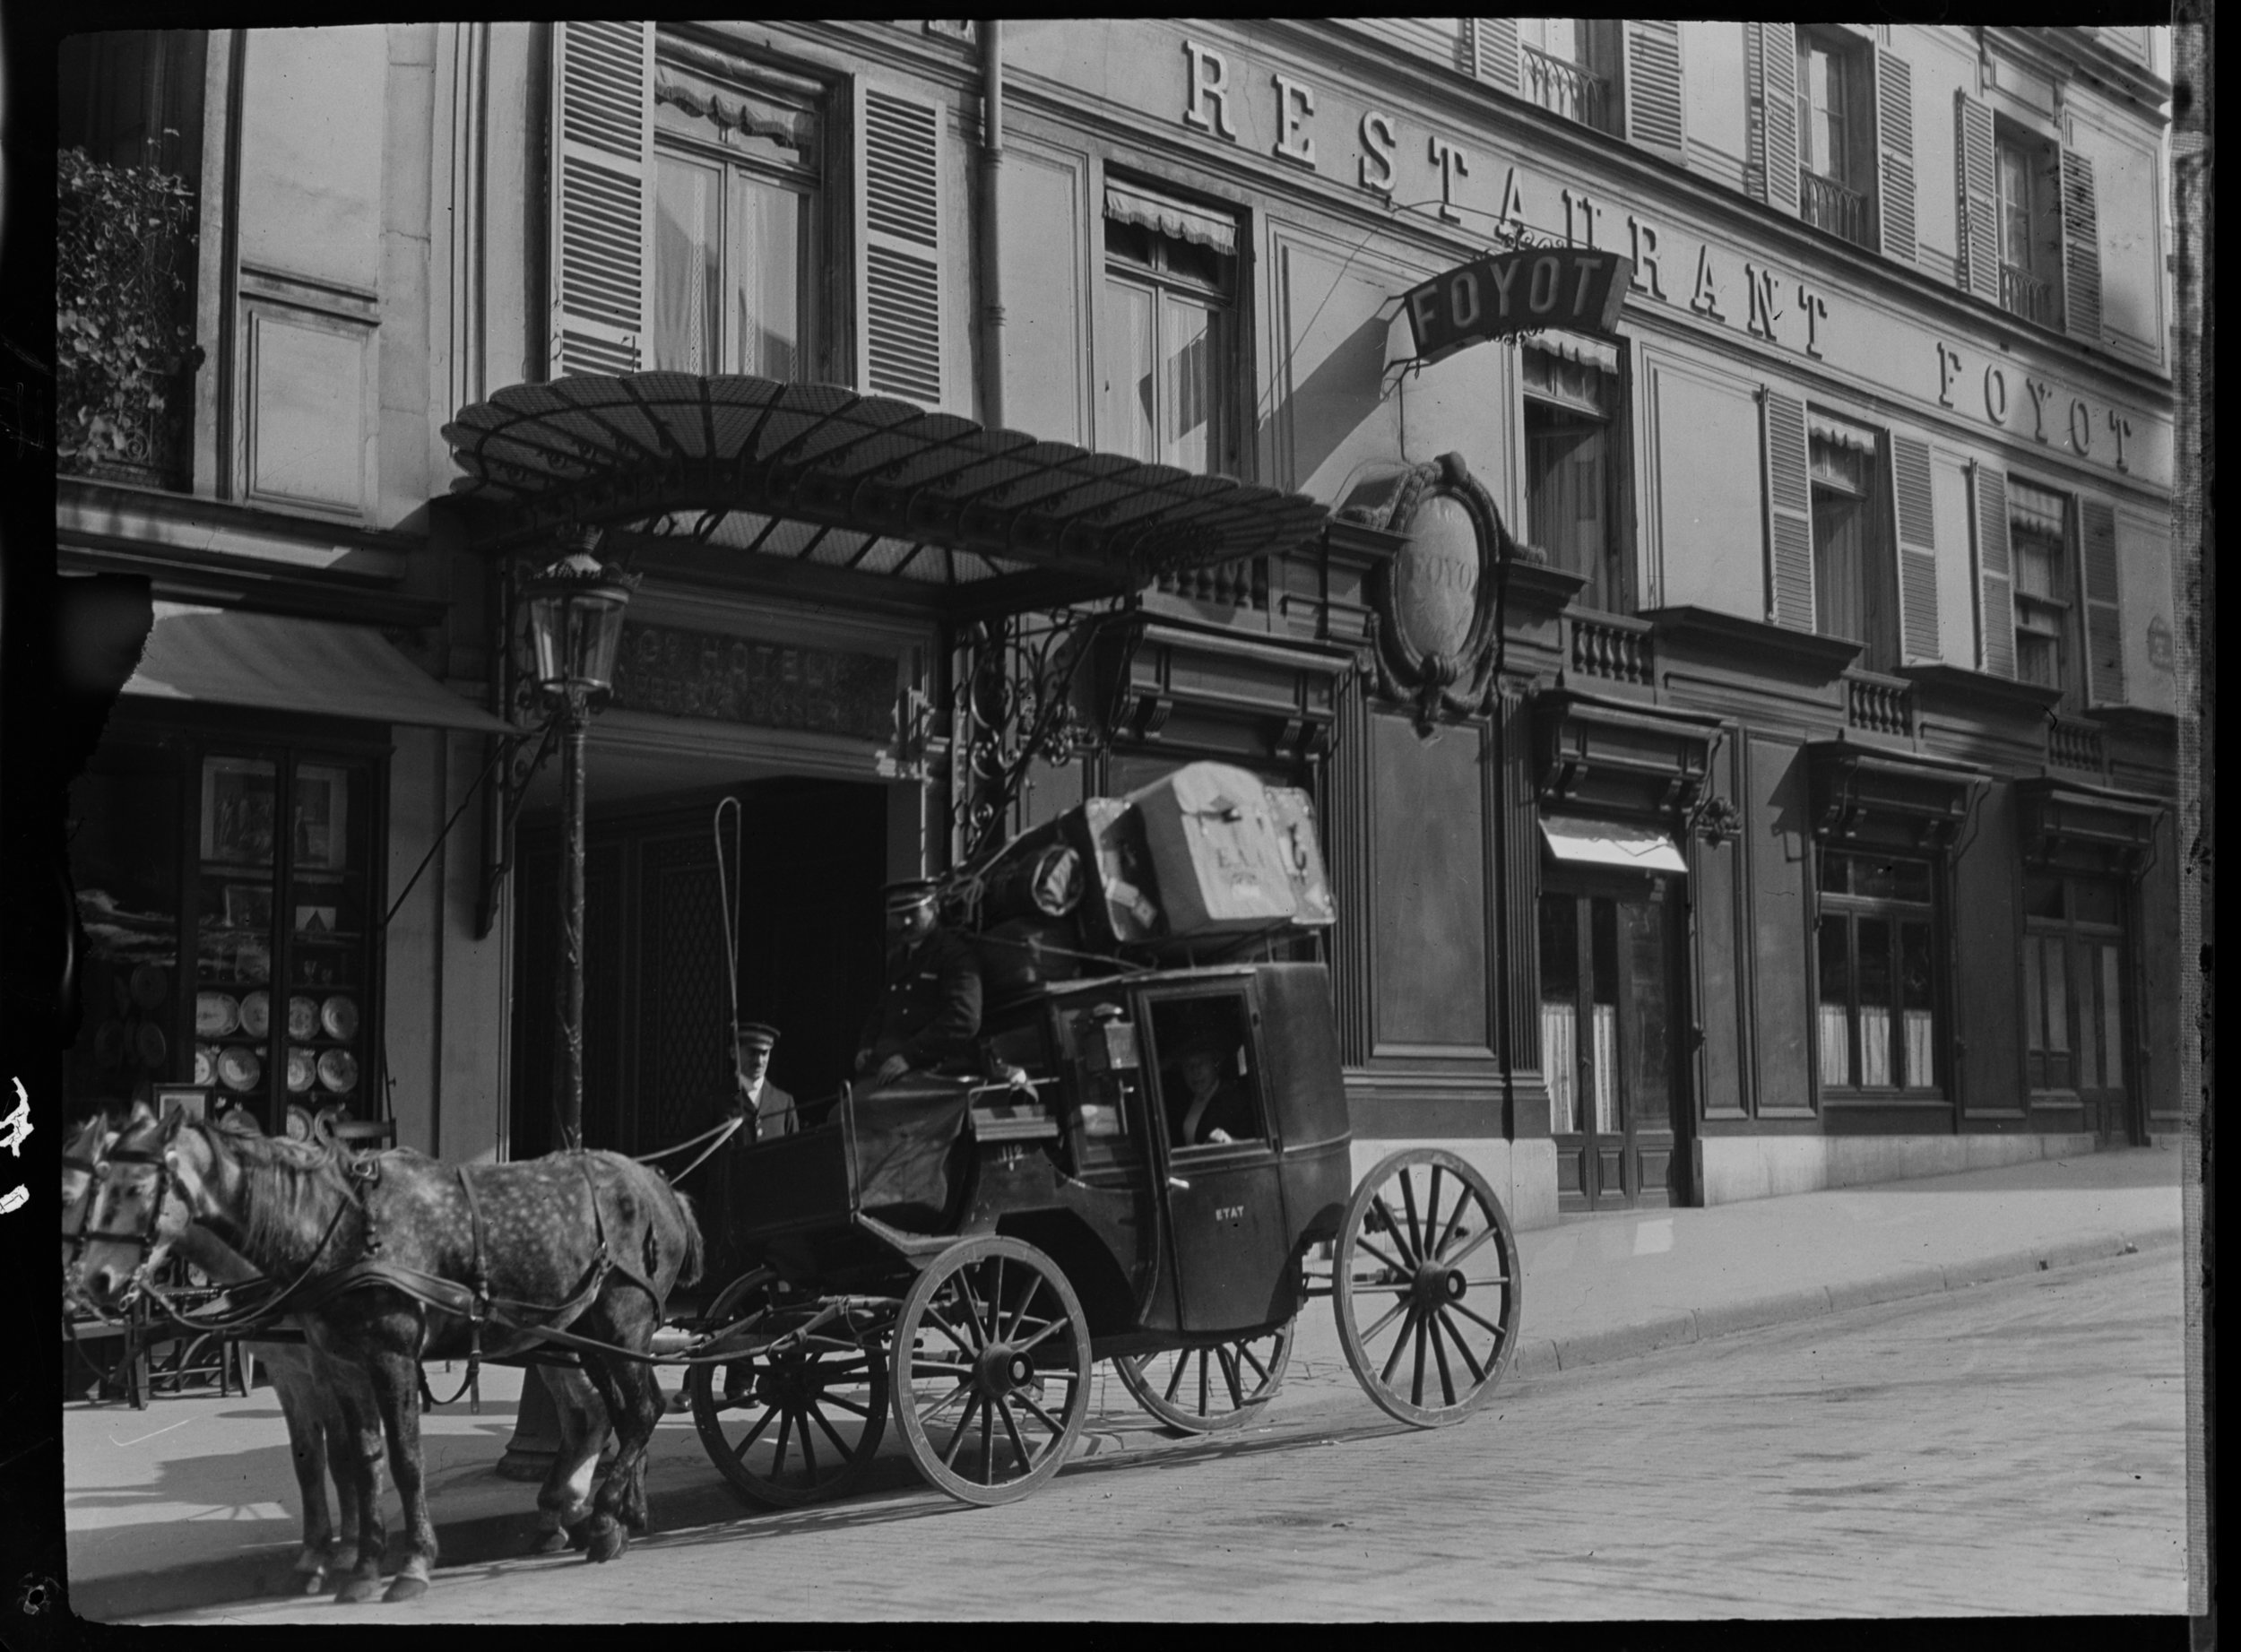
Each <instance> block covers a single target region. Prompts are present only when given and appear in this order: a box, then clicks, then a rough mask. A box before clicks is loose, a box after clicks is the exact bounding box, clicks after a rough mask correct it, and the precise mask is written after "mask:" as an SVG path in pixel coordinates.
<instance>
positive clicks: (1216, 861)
mask: <svg viewBox="0 0 2241 1652" xmlns="http://www.w3.org/2000/svg"><path fill="white" fill-rule="evenodd" d="M1125 801H1126V802H1128V803H1129V805H1130V806H1131V808H1132V809H1134V810H1135V812H1136V814H1137V816H1138V818H1139V819H1140V820H1141V821H1142V822H1143V829H1144V844H1145V847H1146V850H1147V851H1148V852H1150V857H1151V863H1152V871H1153V876H1154V878H1155V881H1156V882H1157V884H1158V886H1159V904H1160V908H1161V911H1162V912H1164V914H1165V916H1166V920H1167V930H1166V935H1167V938H1170V939H1183V938H1193V937H1198V936H1207V937H1213V936H1222V935H1242V934H1250V933H1252V932H1254V931H1256V930H1266V929H1270V928H1273V927H1275V926H1276V925H1277V924H1280V923H1285V922H1287V921H1290V920H1291V919H1292V918H1293V917H1294V915H1295V914H1296V913H1297V912H1298V910H1299V903H1298V901H1297V899H1296V898H1295V897H1294V895H1293V874H1292V871H1291V869H1290V868H1289V867H1288V865H1287V864H1286V854H1285V844H1284V841H1283V840H1282V839H1281V838H1280V837H1279V835H1278V834H1277V831H1276V821H1275V817H1273V815H1272V814H1271V812H1270V809H1269V804H1268V789H1267V788H1266V787H1265V786H1263V785H1262V784H1261V783H1260V781H1259V778H1258V777H1257V776H1255V775H1253V774H1249V773H1247V772H1246V771H1245V770H1243V769H1241V768H1234V767H1232V766H1231V765H1228V764H1226V763H1190V764H1185V765H1183V766H1182V767H1181V768H1179V769H1177V770H1176V771H1175V772H1174V773H1173V774H1169V775H1167V776H1165V777H1164V779H1161V780H1157V781H1155V782H1154V783H1152V784H1150V785H1148V786H1145V787H1143V788H1141V789H1140V790H1138V791H1133V792H1131V793H1129V796H1128V798H1127V799H1126V800H1125Z"/></svg>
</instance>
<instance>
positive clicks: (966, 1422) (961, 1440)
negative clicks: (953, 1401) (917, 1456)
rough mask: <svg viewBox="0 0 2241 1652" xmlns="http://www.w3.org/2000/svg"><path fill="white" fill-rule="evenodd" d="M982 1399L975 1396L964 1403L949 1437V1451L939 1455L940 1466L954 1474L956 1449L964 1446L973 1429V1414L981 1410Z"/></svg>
mask: <svg viewBox="0 0 2241 1652" xmlns="http://www.w3.org/2000/svg"><path fill="white" fill-rule="evenodd" d="M982 1398H983V1397H982V1396H981V1395H978V1394H975V1395H974V1396H973V1397H972V1398H971V1399H970V1400H968V1401H967V1402H966V1403H965V1414H964V1415H963V1416H961V1417H959V1418H958V1419H957V1426H956V1429H955V1430H954V1431H952V1432H951V1434H950V1436H949V1449H947V1451H945V1452H943V1453H942V1454H941V1466H943V1467H944V1468H947V1469H948V1470H950V1471H951V1472H952V1473H955V1472H956V1466H957V1449H958V1448H959V1447H961V1446H963V1445H964V1444H965V1435H966V1433H967V1432H968V1431H970V1430H971V1429H972V1427H973V1413H974V1412H976V1411H978V1410H979V1409H980V1408H981V1405H982Z"/></svg>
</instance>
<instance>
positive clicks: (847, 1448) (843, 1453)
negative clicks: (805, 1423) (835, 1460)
mask: <svg viewBox="0 0 2241 1652" xmlns="http://www.w3.org/2000/svg"><path fill="white" fill-rule="evenodd" d="M810 1415H811V1416H813V1417H815V1418H816V1419H817V1425H818V1427H819V1428H821V1429H823V1430H824V1431H825V1438H826V1439H827V1440H831V1441H832V1442H833V1449H834V1450H835V1451H837V1452H839V1453H840V1460H841V1466H843V1467H845V1466H847V1464H848V1459H849V1458H850V1457H853V1456H855V1455H856V1451H855V1448H854V1447H852V1446H851V1445H850V1444H849V1443H848V1442H847V1441H846V1440H843V1439H842V1438H841V1437H840V1436H839V1435H838V1434H836V1433H835V1432H834V1431H833V1425H832V1424H831V1423H827V1422H826V1420H825V1414H824V1413H823V1412H822V1411H812V1412H811V1413H810Z"/></svg>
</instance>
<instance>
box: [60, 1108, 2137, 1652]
mask: <svg viewBox="0 0 2241 1652" xmlns="http://www.w3.org/2000/svg"><path fill="white" fill-rule="evenodd" d="M2180 1174H2181V1169H2180V1162H2179V1155H2178V1153H2177V1152H2176V1150H2175V1149H2171V1148H2163V1149H2153V1148H2139V1149H2131V1150H2127V1151H2122V1152H2116V1153H2107V1154H2098V1155H2084V1156H2081V1157H2076V1158H2071V1159H2054V1160H2041V1161H2038V1162H2034V1163H2026V1164H2020V1165H2013V1166H2008V1167H2004V1168H2002V1169H1998V1170H1987V1171H1971V1172H1960V1173H1958V1174H1953V1175H1948V1176H1940V1177H1930V1178H1925V1179H1923V1180H1919V1181H1903V1182H1892V1183H1887V1184H1884V1185H1882V1186H1879V1187H1867V1188H1846V1189H1831V1190H1828V1191H1822V1192H1815V1193H1805V1194H1797V1195H1792V1196H1789V1197H1787V1198H1769V1199H1762V1200H1758V1201H1754V1202H1751V1203H1746V1204H1738V1205H1726V1206H1720V1207H1714V1208H1712V1209H1709V1210H1668V1211H1656V1212H1636V1213H1629V1214H1626V1215H1614V1216H1598V1217H1592V1218H1583V1219H1578V1220H1567V1221H1565V1222H1562V1223H1561V1224H1558V1225H1557V1226H1555V1227H1552V1228H1543V1229H1537V1230H1533V1231H1529V1232H1527V1233H1522V1234H1520V1235H1519V1250H1520V1252H1521V1255H1522V1258H1523V1262H1524V1272H1525V1286H1524V1291H1523V1301H1522V1310H1523V1312H1522V1325H1521V1336H1520V1343H1519V1353H1518V1358H1517V1363H1516V1365H1515V1367H1514V1374H1513V1376H1512V1378H1511V1379H1510V1380H1520V1379H1523V1378H1527V1377H1532V1376H1536V1375H1544V1374H1547V1373H1550V1372H1554V1371H1564V1370H1570V1369H1574V1368H1576V1367H1579V1366H1580V1365H1584V1364H1589V1363H1594V1362H1599V1361H1607V1360H1617V1359H1626V1358H1631V1357H1634V1356H1638V1355H1641V1354H1648V1353H1651V1352H1653V1351H1655V1350H1656V1349H1657V1348H1660V1347H1665V1346H1669V1345H1674V1344H1678V1343H1690V1342H1697V1341H1702V1340H1707V1339H1709V1338H1711V1337H1715V1336H1723V1335H1726V1334H1729V1333H1732V1332H1735V1331H1741V1330H1746V1329H1750V1328H1755V1327H1760V1326H1765V1325H1773V1324H1779V1323H1783V1322H1786V1321H1789V1320H1794V1319H1802V1318H1806V1317H1809V1316H1812V1315H1816V1314H1825V1313H1831V1312H1837V1311H1841V1310H1844V1309H1847V1308H1851V1307H1856V1306H1860V1305H1864V1304H1867V1303H1873V1302H1888V1301H1892V1300H1896V1299H1899V1298H1902V1297H1907V1296H1915V1295H1921V1294H1925V1293H1934V1292H1945V1291H1952V1290H1960V1289H1964V1288H1966V1287H1967V1286H1968V1285H1969V1284H1974V1283H1977V1282H1980V1281H1985V1280H1989V1279H1995V1278H2001V1277H2004V1276H2011V1275H2014V1274H2020V1273H2027V1272H2033V1271H2037V1270H2040V1269H2048V1268H2055V1267H2065V1266H2069V1265H2071V1264H2073V1263H2078V1262H2083V1261H2088V1260H2091V1259H2094V1258H2102V1257H2108V1256H2116V1255H2122V1254H2124V1253H2127V1252H2130V1251H2134V1250H2149V1249H2153V1248H2158V1247H2162V1246H2176V1245H2177V1244H2178V1243H2179V1242H2180V1241H2181V1196H2180V1185H2179V1182H2180ZM1110 1371H1111V1368H1110V1367H1109V1366H1107V1365H1103V1364H1100V1365H1099V1366H1097V1367H1096V1369H1095V1376H1094V1378H1093V1392H1092V1399H1091V1411H1090V1416H1089V1422H1088V1426H1087V1431H1086V1437H1085V1439H1084V1440H1083V1442H1082V1446H1081V1448H1080V1451H1081V1455H1084V1456H1090V1457H1100V1458H1114V1457H1127V1456H1129V1455H1131V1454H1150V1453H1155V1452H1160V1451H1165V1450H1172V1449H1176V1447H1177V1444H1178V1442H1177V1441H1175V1440H1173V1439H1172V1437H1170V1436H1168V1435H1166V1434H1164V1433H1163V1432H1161V1431H1159V1430H1158V1429H1157V1428H1156V1427H1155V1425H1154V1423H1153V1422H1152V1419H1150V1418H1149V1417H1147V1416H1146V1415H1145V1414H1143V1413H1142V1412H1141V1411H1140V1410H1139V1409H1138V1408H1137V1406H1136V1405H1135V1404H1134V1402H1133V1401H1132V1400H1131V1399H1130V1398H1129V1396H1128V1394H1127V1392H1126V1390H1125V1389H1124V1388H1122V1387H1121V1386H1120V1382H1119V1380H1117V1379H1115V1378H1113V1377H1112V1376H1111V1374H1110ZM680 1374H681V1373H680V1372H679V1370H677V1369H676V1368H665V1369H663V1371H662V1380H663V1383H664V1386H665V1388H672V1389H673V1388H675V1387H676V1386H678V1382H679V1377H680ZM522 1378H523V1373H522V1372H520V1371H514V1370H508V1369H506V1368H502V1367H500V1368H491V1369H489V1370H488V1371H485V1372H484V1375H483V1382H482V1389H481V1396H482V1397H481V1409H480V1414H474V1413H473V1412H472V1410H471V1408H470V1405H468V1403H467V1402H465V1401H461V1402H460V1403H457V1404H454V1405H446V1406H443V1407H440V1408H438V1409H437V1411H436V1412H434V1413H432V1414H429V1415H428V1417H427V1418H426V1420H425V1421H424V1423H423V1435H424V1440H425V1452H426V1459H427V1464H428V1484H429V1488H430V1492H431V1495H432V1496H433V1499H434V1501H435V1508H436V1511H437V1521H438V1527H439V1534H440V1537H441V1542H442V1544H443V1550H444V1555H445V1559H446V1562H464V1561H471V1560H486V1561H487V1560H498V1559H502V1558H504V1557H506V1556H508V1555H512V1554H517V1553H521V1552H522V1548H523V1542H524V1539H525V1535H526V1533H527V1532H528V1530H529V1527H530V1526H531V1524H532V1518H533V1497H534V1491H533V1488H532V1487H530V1486H527V1485H523V1484H521V1483H516V1482H512V1481H507V1480H502V1479H499V1478H498V1476H497V1475H494V1474H492V1473H491V1472H490V1466H491V1465H492V1464H493V1463H494V1462H495V1461H496V1460H497V1457H498V1454H499V1452H500V1451H501V1450H502V1449H503V1448H504V1446H505V1443H506V1440H507V1438H508V1437H509V1436H510V1435H511V1433H512V1431H513V1426H514V1413H515V1402H516V1400H517V1397H518V1395H519V1392H520V1387H521V1382H522ZM428 1380H429V1383H430V1386H431V1387H432V1388H434V1390H435V1391H436V1392H437V1393H438V1394H449V1393H450V1392H452V1391H453V1390H454V1388H457V1387H458V1385H459V1381H460V1373H459V1372H458V1371H444V1370H442V1369H440V1368H435V1367H431V1369H430V1371H429V1373H428ZM1357 1412H1358V1413H1359V1417H1358V1418H1356V1417H1355V1414H1356V1413H1357ZM1287 1414H1290V1415H1292V1416H1294V1417H1297V1418H1301V1419H1302V1420H1303V1419H1304V1418H1305V1417H1306V1416H1307V1415H1308V1414H1312V1415H1313V1417H1314V1418H1315V1420H1316V1421H1318V1422H1319V1423H1322V1424H1324V1425H1327V1426H1328V1425H1343V1424H1344V1423H1345V1422H1347V1421H1349V1420H1358V1421H1361V1422H1363V1423H1381V1422H1382V1421H1383V1419H1382V1417H1381V1415H1380V1414H1379V1413H1378V1412H1376V1411H1375V1409H1374V1408H1373V1407H1372V1405H1371V1402H1370V1401H1369V1399H1368V1398H1367V1397H1366V1396H1364V1395H1363V1394H1362V1392H1361V1391H1360V1389H1359V1388H1357V1387H1356V1386H1355V1384H1354V1378H1353V1376H1352V1373H1351V1372H1350V1371H1347V1369H1346V1367H1345V1361H1344V1359H1343V1357H1342V1356H1341V1355H1340V1353H1339V1349H1338V1338H1337V1331H1336V1328H1335V1326H1334V1324H1333V1322H1332V1320H1331V1319H1330V1316H1329V1314H1328V1311H1327V1310H1324V1309H1323V1308H1322V1306H1321V1304H1320V1303H1318V1304H1313V1305H1311V1311H1310V1312H1308V1313H1307V1314H1306V1315H1303V1316H1302V1320H1301V1323H1300V1327H1299V1330H1298V1333H1297V1340H1296V1342H1295V1345H1294V1355H1293V1361H1292V1366H1291V1371H1290V1372H1289V1374H1288V1376H1287V1378H1286V1380H1285V1387H1284V1389H1283V1391H1282V1392H1281V1393H1280V1394H1279V1395H1278V1396H1277V1397H1276V1400H1275V1402H1274V1404H1273V1405H1271V1406H1270V1408H1269V1411H1268V1413H1267V1414H1266V1415H1267V1416H1268V1419H1269V1420H1270V1421H1275V1422H1282V1421H1284V1420H1285V1417H1286V1415H1287ZM64 1431H65V1497H64V1501H65V1509H64V1518H65V1527H66V1531H67V1536H68V1546H69V1556H70V1576H69V1580H68V1581H69V1588H70V1594H71V1604H72V1605H73V1607H74V1610H76V1611H77V1612H78V1613H81V1614H82V1615H85V1616H89V1617H96V1618H100V1619H107V1620H112V1621H113V1620H115V1619H117V1618H119V1617H126V1616H134V1615H138V1614H141V1613H151V1612H160V1611H165V1610H171V1609H177V1608H180V1607H185V1606H190V1605H195V1604H207V1603H212V1602H215V1601H219V1600H224V1599H238V1598H241V1597H243V1596H247V1595H251V1594H255V1593H258V1592H261V1591H262V1590H264V1589H265V1588H268V1587H272V1586H273V1585H274V1584H276V1583H278V1582H280V1581H281V1580H282V1574H284V1573H285V1571H286V1570H287V1567H288V1565H289V1563H290V1561H292V1559H293V1556H294V1553H295V1542H296V1535H297V1517H296V1508H297V1504H296V1494H295V1481H294V1476H293V1475H292V1473H291V1471H290V1467H289V1461H288V1446H287V1440H286V1436H285V1434H284V1432H283V1431H282V1427H281V1414H280V1407H279V1405H278V1402H277V1400H276V1399H275V1398H274V1397H273V1392H272V1390H271V1389H270V1388H259V1389H257V1390H256V1391H255V1393H253V1394H251V1395H250V1396H248V1397H247V1398H243V1397H238V1396H237V1397H230V1398H207V1397H197V1398H186V1399H171V1398H165V1399H159V1400H157V1401H155V1402H154V1403H153V1404H152V1405H151V1406H150V1407H149V1408H148V1409H147V1410H145V1411H134V1410H132V1409H131V1408H129V1407H127V1406H122V1405H114V1404H111V1405H70V1406H67V1407H65V1416H64ZM890 1432H891V1433H892V1431H890ZM899 1450H900V1446H899V1442H897V1441H896V1440H893V1439H892V1438H891V1439H890V1440H889V1441H888V1442H887V1444H886V1445H885V1446H883V1448H882V1455H883V1456H886V1455H889V1454H892V1453H896V1452H899ZM891 1468H892V1469H893V1471H894V1474H893V1476H892V1477H893V1478H894V1479H895V1480H896V1482H897V1483H907V1482H908V1481H909V1480H910V1478H911V1477H912V1473H913V1471H912V1470H911V1468H910V1466H909V1464H908V1462H907V1460H906V1459H902V1458H899V1457H898V1458H897V1460H896V1462H895V1463H894V1464H893V1465H891ZM877 1478H878V1479H879V1480H880V1482H881V1483H886V1482H887V1480H888V1479H889V1478H890V1475H888V1473H887V1467H885V1466H883V1469H882V1470H881V1471H879V1473H878V1475H877ZM647 1491H648V1497H649V1503H650V1509H651V1512H652V1515H653V1526H654V1529H655V1531H656V1532H657V1533H659V1532H661V1531H662V1530H677V1529H680V1528H682V1527H688V1526H691V1525H695V1524H708V1523H717V1522H722V1521H724V1520H727V1519H740V1518H752V1516H751V1515H749V1514H748V1512H747V1511H746V1510H744V1509H742V1508H741V1507H740V1505H739V1504H738V1503H737V1502H736V1501H733V1500H732V1499H731V1494H730V1492H729V1491H728V1489H727V1488H726V1487H725V1486H724V1485H723V1483H722V1482H721V1480H720V1479H719V1478H718V1477H717V1475H716V1474H715V1471H714V1468H713V1467H712V1466H710V1465H709V1463H708V1461H707V1459H706V1457H705V1454H704V1453H703V1451H702V1449H701V1446H700V1442H699V1439H698V1436H697V1433H696V1432H695V1431H694V1429H693V1427H692V1423H691V1420H690V1418H689V1417H688V1416H685V1415H677V1414H673V1415H671V1416H669V1417H667V1418H665V1419H664V1420H663V1422H662V1426H661V1428H660V1429H659V1431H657V1433H656V1436H655V1440H654V1443H653V1450H652V1452H651V1454H650V1457H649V1463H648V1472H647ZM387 1502H388V1507H389V1519H390V1522H391V1529H392V1531H393V1533H394V1529H395V1521H396V1508H397V1504H396V1497H395V1493H394V1491H393V1492H390V1493H389V1494H388V1497H387Z"/></svg>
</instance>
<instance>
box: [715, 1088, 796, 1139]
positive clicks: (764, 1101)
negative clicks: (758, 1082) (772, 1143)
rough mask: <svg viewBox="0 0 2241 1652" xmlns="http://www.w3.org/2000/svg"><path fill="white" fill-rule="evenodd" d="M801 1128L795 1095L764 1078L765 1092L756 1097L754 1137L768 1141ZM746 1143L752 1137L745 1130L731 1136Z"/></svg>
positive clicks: (788, 1134)
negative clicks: (795, 1110) (794, 1102)
mask: <svg viewBox="0 0 2241 1652" xmlns="http://www.w3.org/2000/svg"><path fill="white" fill-rule="evenodd" d="M800 1128H801V1125H800V1120H799V1118H798V1117H797V1116H796V1114H795V1112H794V1110H793V1095H792V1092H791V1091H786V1090H782V1089H780V1088H779V1087H778V1086H777V1085H774V1084H773V1083H771V1081H770V1080H769V1079H767V1078H766V1079H764V1080H763V1093H762V1094H760V1095H758V1096H757V1097H756V1098H755V1131H754V1137H753V1139H757V1140H761V1141H768V1140H769V1139H770V1138H771V1137H774V1136H791V1135H792V1134H793V1133H794V1131H796V1130H798V1129H800ZM731 1139H732V1140H733V1141H734V1142H737V1143H740V1144H742V1145H744V1144H745V1143H746V1142H747V1141H748V1140H749V1139H750V1137H749V1136H748V1132H747V1131H745V1130H741V1131H740V1132H739V1134H738V1135H736V1136H734V1137H732V1138H731Z"/></svg>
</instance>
